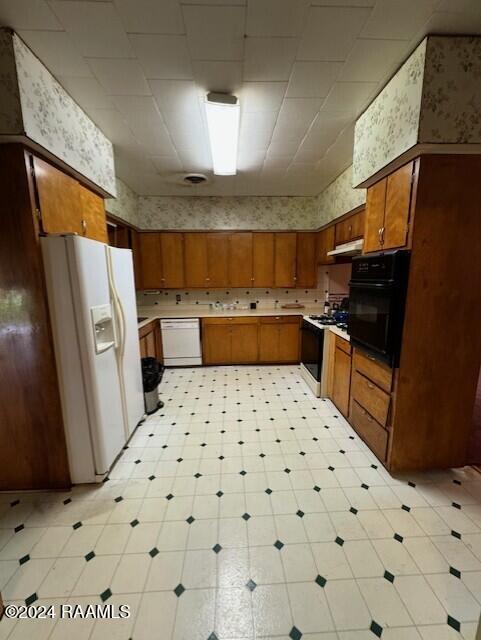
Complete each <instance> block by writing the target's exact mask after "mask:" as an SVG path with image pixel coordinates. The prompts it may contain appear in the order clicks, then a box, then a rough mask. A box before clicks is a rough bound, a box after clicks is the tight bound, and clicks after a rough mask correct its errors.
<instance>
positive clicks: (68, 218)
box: [33, 156, 83, 235]
mask: <svg viewBox="0 0 481 640" xmlns="http://www.w3.org/2000/svg"><path fill="white" fill-rule="evenodd" d="M33 166H34V171H35V183H36V187H37V194H38V200H39V205H40V215H41V220H42V231H44V233H78V234H79V235H83V230H82V214H81V205H80V193H79V188H80V185H79V183H78V182H77V180H74V178H71V177H70V176H68V175H67V174H66V173H63V171H59V170H58V169H56V168H55V167H53V166H52V165H51V164H49V163H48V162H45V161H44V160H40V158H36V157H35V156H34V157H33Z"/></svg>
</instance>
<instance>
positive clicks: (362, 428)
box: [349, 400, 389, 460]
mask: <svg viewBox="0 0 481 640" xmlns="http://www.w3.org/2000/svg"><path fill="white" fill-rule="evenodd" d="M349 421H350V423H351V425H352V426H353V428H354V429H355V430H356V431H357V433H358V434H359V435H360V436H361V438H362V439H363V440H364V442H366V444H367V445H368V446H369V448H370V449H371V450H372V451H373V453H374V454H375V455H376V456H377V457H378V458H379V459H380V460H386V455H387V442H388V437H389V434H388V432H387V431H386V429H383V427H382V426H381V425H380V424H379V423H378V422H376V420H374V418H373V417H372V416H371V415H369V413H368V412H367V411H366V410H365V409H363V408H362V407H361V405H359V404H358V403H357V402H356V401H355V400H352V401H351V413H350V416H349Z"/></svg>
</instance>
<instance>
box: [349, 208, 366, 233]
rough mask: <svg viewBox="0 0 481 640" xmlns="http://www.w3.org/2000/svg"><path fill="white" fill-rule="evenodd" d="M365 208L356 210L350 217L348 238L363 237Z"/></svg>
mask: <svg viewBox="0 0 481 640" xmlns="http://www.w3.org/2000/svg"><path fill="white" fill-rule="evenodd" d="M364 219H365V209H363V210H362V211H358V213H355V214H354V215H353V216H351V218H350V230H349V239H350V240H358V239H359V238H362V237H364Z"/></svg>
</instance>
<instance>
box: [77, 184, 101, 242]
mask: <svg viewBox="0 0 481 640" xmlns="http://www.w3.org/2000/svg"><path fill="white" fill-rule="evenodd" d="M78 192H79V196H80V215H81V218H82V219H81V227H82V235H83V236H85V237H86V238H90V239H91V240H98V241H99V242H108V235H107V218H106V215H105V204H104V199H103V198H102V197H101V196H98V195H97V194H96V193H94V192H93V191H90V189H87V188H86V187H83V186H82V185H81V184H78Z"/></svg>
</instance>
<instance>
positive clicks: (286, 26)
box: [246, 0, 310, 36]
mask: <svg viewBox="0 0 481 640" xmlns="http://www.w3.org/2000/svg"><path fill="white" fill-rule="evenodd" d="M309 4H310V2H309V0H255V2H249V3H248V5H247V26H246V34H247V35H248V36H297V35H299V34H300V33H301V31H302V27H303V24H304V19H305V16H306V10H307V8H308V7H309Z"/></svg>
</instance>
